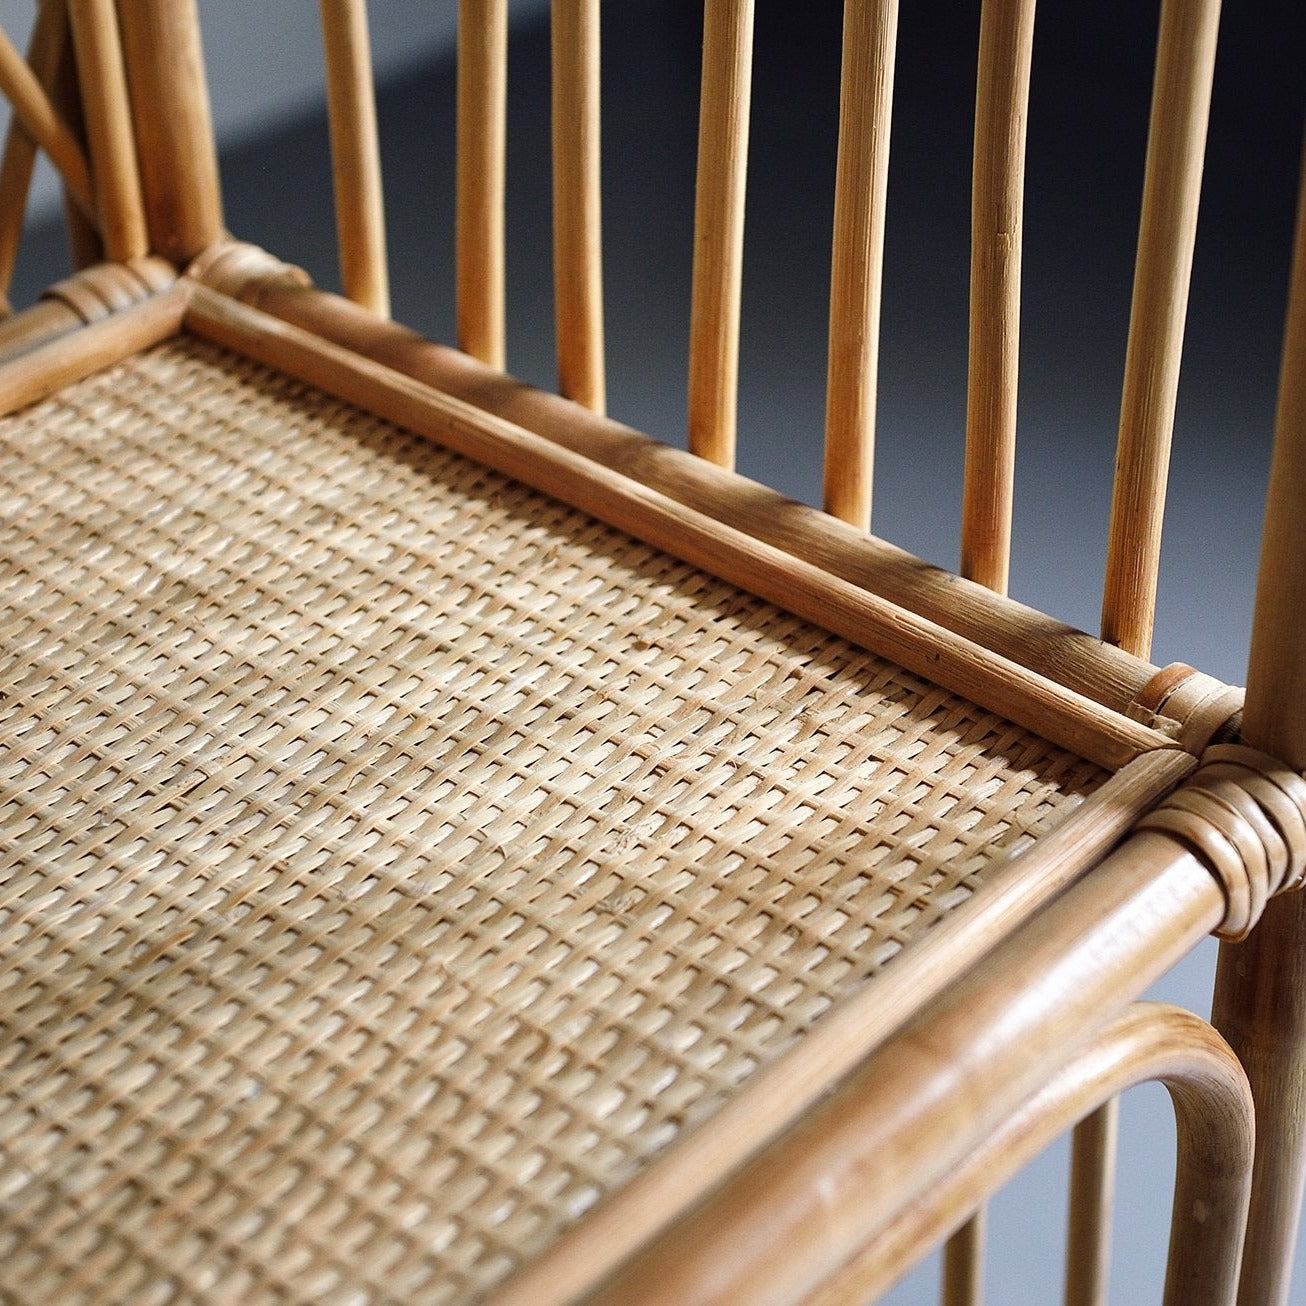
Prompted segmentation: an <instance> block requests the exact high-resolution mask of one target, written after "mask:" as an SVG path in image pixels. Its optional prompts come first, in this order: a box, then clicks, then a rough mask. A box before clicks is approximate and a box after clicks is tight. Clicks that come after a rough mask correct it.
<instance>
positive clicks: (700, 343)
mask: <svg viewBox="0 0 1306 1306" xmlns="http://www.w3.org/2000/svg"><path fill="white" fill-rule="evenodd" d="M752 75H753V0H708V3H707V4H706V5H705V7H704V11H703V86H702V103H701V107H700V109H699V119H698V180H697V185H696V187H695V192H694V194H695V203H694V271H693V289H692V295H691V305H690V322H689V448H690V451H691V452H692V453H696V454H698V455H699V456H700V457H702V458H707V459H709V460H710V461H711V462H714V463H717V464H719V465H720V466H722V467H733V466H734V465H735V427H736V421H737V415H738V401H739V394H738V390H739V302H740V291H741V286H742V281H743V266H744V183H745V178H746V175H747V171H748V115H749V102H750V97H751V92H752Z"/></svg>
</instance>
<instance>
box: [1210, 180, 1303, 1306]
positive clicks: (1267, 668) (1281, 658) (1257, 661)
mask: <svg viewBox="0 0 1306 1306" xmlns="http://www.w3.org/2000/svg"><path fill="white" fill-rule="evenodd" d="M1304 502H1306V156H1304V157H1303V167H1302V182H1301V192H1300V196H1299V202H1298V211H1297V231H1296V239H1295V243H1294V252H1293V266H1292V280H1291V285H1290V288H1289V293H1288V321H1287V328H1286V331H1285V335H1284V348H1283V367H1282V373H1281V376H1280V383H1279V405H1278V413H1277V417H1276V423H1275V442H1274V458H1273V461H1272V464H1271V467H1270V489H1269V498H1268V502H1267V505H1266V513H1265V533H1264V535H1263V537H1262V541H1261V562H1260V574H1259V578H1258V582H1257V588H1256V609H1255V616H1254V618H1253V623H1252V647H1251V658H1250V662H1249V665H1248V670H1247V707H1246V711H1245V714H1244V717H1243V736H1244V738H1245V739H1246V741H1247V742H1248V743H1249V744H1251V745H1253V746H1254V747H1256V748H1262V749H1264V750H1265V751H1266V752H1269V753H1273V754H1275V755H1276V756H1278V757H1281V758H1283V760H1284V761H1286V762H1287V763H1289V765H1291V766H1293V767H1295V768H1297V769H1298V770H1306V637H1304V633H1303V626H1302V613H1303V612H1306V516H1303V513H1302V504H1303V503H1304ZM1214 1011H1215V1014H1214V1016H1213V1020H1214V1022H1215V1024H1216V1026H1217V1027H1218V1028H1219V1029H1220V1031H1221V1032H1222V1033H1223V1034H1224V1036H1225V1037H1226V1038H1227V1039H1228V1040H1229V1042H1230V1043H1231V1044H1232V1045H1233V1048H1234V1051H1235V1052H1237V1053H1238V1055H1239V1057H1241V1058H1242V1061H1243V1064H1244V1065H1245V1066H1246V1067H1247V1073H1248V1076H1249V1078H1250V1079H1251V1083H1252V1092H1253V1095H1254V1096H1255V1099H1256V1121H1257V1125H1256V1128H1257V1135H1258V1138H1259V1139H1260V1140H1261V1141H1260V1143H1259V1145H1258V1146H1257V1149H1256V1168H1255V1172H1254V1178H1253V1188H1252V1208H1251V1216H1250V1221H1249V1227H1248V1235H1247V1252H1246V1258H1245V1264H1244V1268H1243V1282H1242V1287H1241V1290H1240V1296H1239V1302H1240V1303H1241V1306H1286V1303H1287V1301H1288V1289H1289V1285H1290V1282H1291V1277H1292V1261H1293V1252H1294V1249H1295V1244H1296V1238H1297V1230H1298V1223H1299V1220H1300V1218H1301V1209H1302V1187H1303V1183H1306V894H1303V893H1296V894H1293V895H1291V896H1289V897H1284V898H1276V899H1275V900H1274V901H1272V902H1271V903H1270V904H1269V906H1268V907H1267V908H1266V911H1265V915H1264V916H1263V917H1262V918H1261V922H1260V924H1259V925H1258V926H1257V927H1256V929H1255V930H1254V931H1253V933H1252V935H1251V937H1250V938H1249V939H1247V941H1246V942H1245V943H1223V944H1221V945H1220V963H1219V967H1218V970H1217V973H1216V987H1215V1008H1214Z"/></svg>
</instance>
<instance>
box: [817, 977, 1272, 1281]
mask: <svg viewBox="0 0 1306 1306" xmlns="http://www.w3.org/2000/svg"><path fill="white" fill-rule="evenodd" d="M1152 1080H1159V1081H1160V1082H1162V1083H1164V1084H1165V1086H1166V1087H1167V1088H1168V1089H1169V1090H1170V1096H1171V1099H1172V1101H1173V1102H1174V1107H1175V1117H1176V1122H1177V1125H1178V1150H1179V1155H1178V1163H1177V1167H1176V1175H1175V1201H1174V1212H1175V1215H1174V1220H1173V1223H1172V1225H1171V1237H1170V1266H1169V1270H1168V1277H1167V1280H1166V1297H1165V1301H1166V1306H1230V1304H1231V1303H1232V1302H1233V1300H1234V1292H1235V1290H1236V1285H1237V1273H1238V1260H1239V1254H1240V1252H1241V1249H1242V1234H1243V1222H1244V1218H1245V1214H1246V1210H1247V1194H1248V1191H1249V1186H1250V1182H1251V1161H1252V1103H1251V1095H1250V1091H1249V1089H1248V1086H1247V1079H1246V1076H1245V1075H1244V1074H1243V1071H1242V1067H1241V1066H1240V1065H1239V1063H1238V1059H1237V1058H1236V1057H1235V1056H1234V1055H1233V1053H1232V1051H1231V1050H1230V1048H1229V1046H1228V1045H1227V1044H1226V1043H1225V1042H1224V1040H1223V1039H1222V1038H1221V1037H1220V1036H1219V1035H1218V1034H1217V1033H1216V1032H1215V1030H1213V1029H1212V1028H1211V1027H1210V1026H1209V1025H1208V1024H1207V1023H1206V1022H1205V1021H1204V1020H1201V1019H1199V1018H1198V1017H1197V1016H1194V1015H1193V1014H1192V1013H1191V1012H1187V1011H1183V1010H1181V1009H1180V1008H1178V1007H1171V1006H1168V1005H1165V1004H1162V1003H1152V1002H1139V1003H1135V1004H1134V1005H1133V1006H1131V1007H1129V1008H1127V1009H1126V1011H1125V1012H1124V1013H1123V1014H1122V1015H1121V1016H1119V1017H1118V1018H1117V1019H1116V1020H1115V1021H1114V1022H1113V1023H1112V1024H1111V1025H1109V1026H1108V1027H1107V1029H1106V1030H1105V1031H1104V1032H1103V1033H1102V1034H1100V1035H1099V1036H1098V1037H1097V1038H1096V1039H1094V1040H1093V1041H1092V1042H1091V1043H1089V1045H1088V1046H1087V1047H1086V1048H1084V1049H1083V1050H1082V1051H1080V1053H1079V1054H1078V1055H1077V1056H1076V1057H1075V1058H1074V1059H1073V1060H1072V1061H1071V1062H1070V1063H1069V1064H1068V1065H1066V1066H1065V1067H1064V1068H1063V1069H1062V1070H1061V1071H1060V1072H1059V1073H1058V1074H1057V1075H1055V1076H1054V1077H1053V1078H1052V1079H1051V1080H1050V1081H1049V1082H1048V1083H1047V1084H1046V1085H1045V1086H1044V1087H1043V1088H1042V1089H1041V1090H1039V1092H1038V1093H1036V1094H1035V1095H1034V1096H1033V1097H1032V1098H1030V1099H1029V1100H1028V1101H1027V1102H1026V1103H1025V1104H1024V1106H1022V1107H1021V1108H1020V1110H1018V1111H1016V1112H1014V1113H1013V1114H1012V1115H1011V1116H1010V1117H1009V1118H1008V1119H1007V1121H1006V1122H1005V1124H1003V1125H1002V1127H1001V1128H999V1129H998V1130H997V1131H995V1132H994V1133H993V1134H992V1135H991V1136H990V1137H989V1138H987V1139H986V1140H985V1141H984V1142H983V1143H981V1144H980V1145H979V1146H978V1147H977V1148H975V1149H974V1150H973V1151H972V1152H971V1153H970V1154H969V1155H968V1156H967V1157H966V1158H965V1159H964V1160H963V1161H962V1162H961V1163H960V1164H959V1165H957V1166H956V1167H955V1168H954V1169H953V1170H952V1171H951V1172H950V1173H949V1174H948V1176H947V1178H946V1180H945V1181H944V1182H943V1183H942V1184H940V1185H939V1186H938V1187H937V1188H936V1189H935V1190H934V1191H933V1192H931V1193H930V1194H929V1195H928V1197H926V1198H924V1199H922V1200H921V1201H919V1202H916V1203H913V1204H912V1205H910V1206H909V1207H907V1208H906V1209H905V1210H903V1211H902V1212H900V1213H899V1214H898V1216H897V1217H896V1218H895V1219H894V1220H893V1221H891V1222H890V1223H889V1224H888V1225H887V1226H886V1227H885V1229H884V1231H883V1234H882V1235H881V1236H880V1237H878V1238H876V1240H875V1242H874V1243H873V1244H872V1245H871V1246H869V1247H867V1248H866V1249H865V1250H863V1251H862V1252H860V1253H859V1254H858V1255H857V1256H856V1257H855V1258H854V1259H852V1260H851V1261H849V1262H848V1263H847V1264H846V1265H845V1266H844V1268H843V1269H842V1270H841V1271H840V1272H839V1273H838V1274H836V1275H835V1276H834V1277H833V1278H832V1279H830V1280H829V1281H828V1282H827V1283H826V1284H825V1285H823V1286H822V1288H821V1289H820V1290H818V1291H817V1292H816V1293H815V1294H813V1295H811V1296H809V1297H808V1298H806V1299H805V1300H804V1306H864V1303H865V1302H866V1301H867V1300H868V1299H873V1298H874V1297H876V1296H877V1295H878V1294H880V1293H882V1292H884V1291H885V1290H886V1289H887V1288H888V1287H890V1286H891V1285H892V1284H893V1282H894V1281H895V1280H896V1279H898V1278H899V1277H901V1275H902V1274H904V1273H905V1272H906V1271H907V1270H908V1269H910V1268H911V1266H912V1265H913V1264H914V1263H915V1261H917V1260H918V1259H919V1257H920V1254H921V1250H922V1248H926V1247H929V1246H931V1245H932V1244H933V1243H936V1242H937V1241H938V1240H939V1239H940V1238H941V1237H944V1236H946V1235H947V1234H948V1232H949V1230H951V1229H953V1228H955V1227H956V1226H957V1225H958V1224H959V1223H960V1222H961V1221H962V1220H963V1219H964V1218H965V1217H966V1216H967V1214H968V1213H969V1212H970V1210H971V1209H972V1208H973V1206H974V1204H975V1200H976V1197H977V1196H979V1195H980V1194H982V1193H987V1192H991V1191H992V1190H993V1189H995V1188H997V1187H999V1186H1000V1185H1001V1184H1003V1183H1005V1182H1006V1181H1007V1179H1009V1178H1010V1177H1011V1176H1012V1175H1013V1174H1015V1173H1016V1171H1018V1170H1019V1169H1020V1168H1021V1167H1022V1166H1023V1165H1025V1164H1026V1163H1027V1162H1028V1161H1030V1160H1032V1159H1033V1157H1035V1156H1036V1155H1037V1154H1038V1153H1039V1152H1040V1151H1041V1150H1042V1149H1043V1148H1044V1147H1046V1146H1047V1144H1048V1143H1050V1142H1051V1141H1052V1140H1053V1139H1054V1138H1056V1137H1057V1136H1058V1135H1060V1134H1062V1133H1064V1132H1065V1130H1066V1129H1068V1128H1069V1127H1070V1126H1071V1125H1073V1124H1074V1122H1075V1121H1076V1120H1078V1119H1079V1118H1081V1117H1082V1116H1083V1115H1084V1114H1085V1112H1088V1111H1091V1110H1093V1109H1094V1108H1099V1107H1100V1106H1101V1104H1102V1103H1104V1102H1108V1101H1110V1100H1112V1099H1113V1098H1114V1097H1115V1096H1116V1095H1117V1094H1119V1093H1120V1092H1122V1091H1123V1090H1124V1089H1127V1088H1130V1087H1132V1086H1134V1085H1136V1084H1141V1083H1145V1082H1148V1081H1152Z"/></svg>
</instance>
